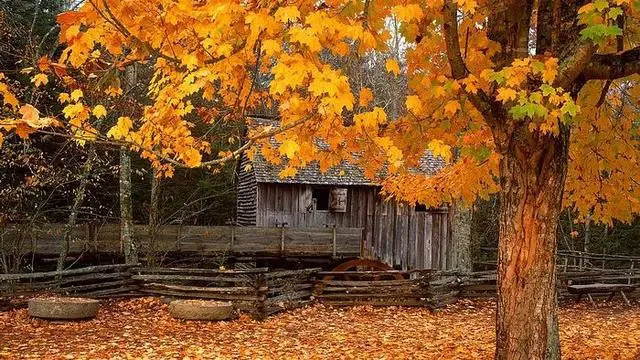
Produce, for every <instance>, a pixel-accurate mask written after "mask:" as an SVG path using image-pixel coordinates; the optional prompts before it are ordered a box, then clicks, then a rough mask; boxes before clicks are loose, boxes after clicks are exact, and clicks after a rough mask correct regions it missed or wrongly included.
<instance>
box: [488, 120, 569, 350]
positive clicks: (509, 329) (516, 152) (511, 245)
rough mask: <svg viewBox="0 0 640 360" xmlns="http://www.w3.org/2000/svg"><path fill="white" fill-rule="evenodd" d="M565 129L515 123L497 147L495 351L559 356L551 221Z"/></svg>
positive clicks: (562, 173)
mask: <svg viewBox="0 0 640 360" xmlns="http://www.w3.org/2000/svg"><path fill="white" fill-rule="evenodd" d="M568 136H569V131H568V130H567V129H566V128H563V129H562V130H561V135H560V136H557V137H553V136H543V135H541V134H539V133H535V132H530V131H529V130H528V129H526V127H520V128H519V129H516V130H515V131H514V132H513V133H512V134H510V136H509V143H508V144H507V145H506V146H505V147H504V148H503V149H501V153H502V160H501V164H500V168H501V169H500V170H501V187H502V188H501V191H500V241H499V246H498V309H497V317H496V322H497V324H496V340H497V343H496V359H560V339H559V334H558V318H557V298H556V266H555V264H556V261H555V258H556V228H557V224H558V220H559V215H560V211H561V206H562V192H563V189H564V181H565V177H566V172H567V159H568V156H567V147H568V146H567V143H568Z"/></svg>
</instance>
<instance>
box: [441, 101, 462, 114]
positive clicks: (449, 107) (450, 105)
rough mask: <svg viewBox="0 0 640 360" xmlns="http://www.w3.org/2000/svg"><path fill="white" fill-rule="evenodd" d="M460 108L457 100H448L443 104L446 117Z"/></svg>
mask: <svg viewBox="0 0 640 360" xmlns="http://www.w3.org/2000/svg"><path fill="white" fill-rule="evenodd" d="M458 110H460V103H459V102H458V101H457V100H449V102H447V104H446V105H445V106H444V114H445V115H447V116H448V117H452V116H453V115H455V114H456V113H457V112H458Z"/></svg>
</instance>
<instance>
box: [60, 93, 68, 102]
mask: <svg viewBox="0 0 640 360" xmlns="http://www.w3.org/2000/svg"><path fill="white" fill-rule="evenodd" d="M58 101H59V102H60V103H61V104H64V103H66V102H68V101H69V94H67V93H60V94H59V95H58Z"/></svg>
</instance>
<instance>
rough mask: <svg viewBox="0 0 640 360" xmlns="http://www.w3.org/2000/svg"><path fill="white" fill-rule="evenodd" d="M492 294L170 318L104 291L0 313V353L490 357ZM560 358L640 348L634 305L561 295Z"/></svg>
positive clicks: (608, 355) (629, 353)
mask: <svg viewBox="0 0 640 360" xmlns="http://www.w3.org/2000/svg"><path fill="white" fill-rule="evenodd" d="M493 317H494V303H493V302H490V301H461V302H459V303H458V304H456V305H453V306H449V307H448V308H446V309H444V310H442V311H440V312H438V313H435V314H434V313H431V312H430V311H429V310H427V309H422V308H420V309H418V308H393V307H387V308H372V307H365V306H361V307H352V308H331V307H325V306H322V305H315V306H311V307H307V308H303V309H298V310H293V311H289V312H286V313H283V314H280V315H276V316H273V317H270V318H268V319H267V320H265V321H263V322H259V321H254V320H252V319H250V318H249V317H248V316H246V315H242V316H241V317H240V318H239V319H237V320H233V321H227V322H217V323H215V322H193V321H179V320H174V319H172V318H171V317H170V316H169V313H168V310H167V305H165V304H163V303H162V302H160V301H159V300H157V299H152V298H142V299H133V300H123V301H108V302H106V303H105V304H103V306H102V307H101V310H100V313H99V315H98V317H97V318H96V319H94V320H90V321H83V322H63V323H53V322H49V321H45V320H39V319H32V318H30V317H29V316H28V314H27V310H25V309H22V310H14V311H10V312H5V313H0V358H8V359H13V358H16V359H17V358H33V359H84V358H89V359H106V358H110V359H145V358H147V359H187V358H188V359H199V358H214V359H216V358H217V359H245V358H246V359H249V358H251V359H491V358H492V356H493V351H494V345H493V341H494V318H493ZM560 336H561V341H562V352H563V358H564V359H638V358H640V305H639V304H637V303H636V304H635V305H633V306H632V307H627V306H624V305H622V303H619V302H615V301H614V302H599V303H598V304H597V307H595V308H594V307H593V306H591V305H590V304H589V303H588V302H582V303H578V304H568V305H564V306H562V307H561V311H560Z"/></svg>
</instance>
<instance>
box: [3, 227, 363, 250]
mask: <svg viewBox="0 0 640 360" xmlns="http://www.w3.org/2000/svg"><path fill="white" fill-rule="evenodd" d="M65 229H66V227H65V225H63V224H48V225H46V226H43V227H40V228H38V229H33V230H30V231H29V232H25V231H23V230H22V229H21V228H19V227H5V228H4V231H1V233H2V239H1V240H2V241H1V242H0V252H4V253H12V254H17V255H18V254H19V255H24V254H28V253H36V254H40V255H56V254H58V253H59V252H60V248H61V246H62V244H63V239H64V234H65ZM134 233H135V238H136V241H137V242H138V248H139V249H140V250H141V252H143V253H145V252H147V251H150V250H151V249H152V247H153V251H156V252H187V253H198V254H203V255H215V254H238V255H271V256H273V255H278V256H301V257H306V256H309V257H311V256H318V257H320V256H329V257H331V256H333V257H350V256H358V255H360V246H361V240H362V229H361V228H286V227H280V228H266V227H236V226H181V225H167V226H163V227H161V228H160V229H158V230H157V231H156V235H155V237H154V239H153V241H152V239H151V236H150V235H149V234H150V232H149V227H148V226H146V225H136V226H135V228H134ZM70 235H71V236H70V239H71V241H70V244H69V245H70V247H69V253H70V254H79V253H82V252H103V253H122V244H121V241H120V227H119V225H117V224H106V225H100V226H98V225H95V224H82V225H78V226H76V227H74V228H73V229H72V230H71V233H70Z"/></svg>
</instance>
